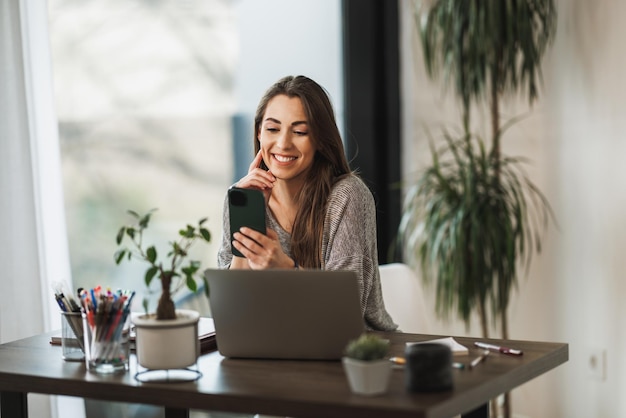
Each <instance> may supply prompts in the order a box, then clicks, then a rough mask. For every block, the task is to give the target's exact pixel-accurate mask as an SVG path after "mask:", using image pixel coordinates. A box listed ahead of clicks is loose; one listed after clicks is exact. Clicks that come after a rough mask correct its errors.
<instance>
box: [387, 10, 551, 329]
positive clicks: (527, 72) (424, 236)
mask: <svg viewBox="0 0 626 418" xmlns="http://www.w3.org/2000/svg"><path fill="white" fill-rule="evenodd" d="M429 3H430V5H429V6H428V7H426V6H424V7H423V8H422V9H419V10H417V12H416V22H417V25H418V26H419V30H420V39H421V44H422V49H423V56H424V62H425V65H426V69H427V72H428V75H429V76H430V77H431V78H433V79H436V78H437V77H438V76H439V75H440V74H441V73H443V74H445V81H446V82H447V83H449V84H451V85H452V87H453V91H454V93H455V94H456V96H457V97H458V98H459V99H460V102H461V110H462V130H461V132H460V133H456V134H455V133H451V132H450V131H444V133H443V138H444V141H443V146H441V147H438V146H435V145H433V141H431V153H432V164H431V165H430V166H429V167H426V168H425V169H424V170H423V171H421V175H420V176H419V178H418V179H417V181H416V182H415V183H413V184H411V185H410V186H409V187H408V188H407V193H406V197H405V204H404V208H403V216H402V220H401V225H400V230H399V232H400V234H399V236H400V237H401V238H403V242H404V245H405V249H406V250H407V254H408V256H409V257H410V258H412V259H413V260H417V261H419V262H420V265H421V267H422V270H423V273H424V277H425V278H426V279H429V278H434V279H435V281H436V289H437V292H436V294H437V309H438V311H439V312H440V313H441V314H442V315H443V316H446V315H447V314H448V313H450V312H454V311H456V313H457V314H458V315H459V316H460V317H461V318H462V319H463V320H464V321H465V322H466V323H468V321H469V319H470V316H471V314H472V313H474V312H478V314H479V315H480V318H481V321H480V322H481V326H482V332H483V335H484V336H488V333H489V331H488V329H489V327H488V318H489V317H490V316H493V319H494V321H496V322H499V323H500V325H501V330H502V337H503V338H508V323H507V319H506V311H507V308H508V305H509V301H510V296H511V291H512V290H513V289H514V288H515V287H516V286H517V277H518V267H519V264H520V263H519V262H520V261H522V260H524V261H526V262H527V263H528V262H530V259H531V256H532V254H533V251H535V250H536V251H540V249H541V232H542V231H543V230H545V226H546V224H547V223H548V222H549V220H550V218H551V216H552V213H551V209H550V206H549V204H548V201H547V199H546V198H545V196H544V195H543V194H542V193H541V192H540V190H539V189H538V188H537V187H536V186H535V185H534V184H533V183H532V182H531V180H530V179H529V178H528V177H527V176H526V175H525V171H524V168H523V165H522V164H523V163H524V162H525V159H524V158H517V157H510V156H506V155H504V154H503V153H502V151H501V138H502V136H503V134H504V133H505V131H506V128H507V127H508V126H510V125H511V124H512V123H514V122H515V120H511V121H508V122H507V123H505V124H504V125H502V124H501V120H500V119H501V118H500V101H501V99H502V98H503V97H504V96H507V95H512V94H516V93H520V92H521V93H525V94H527V97H528V100H529V103H530V104H532V103H533V101H534V100H535V99H537V97H538V90H539V89H538V83H539V79H540V74H541V59H542V57H543V54H544V52H545V50H546V48H547V46H548V45H549V44H550V42H551V41H552V40H553V37H554V34H555V32H556V9H555V5H554V1H553V0H532V1H531V0H508V1H499V0H489V1H484V0H480V1H479V0H434V1H431V2H429ZM483 104H487V105H488V107H489V111H490V112H489V114H490V123H491V140H490V141H485V140H484V139H483V138H482V137H480V136H479V135H476V134H473V133H471V132H470V126H471V123H470V110H471V109H472V107H473V106H476V107H479V106H481V105H483Z"/></svg>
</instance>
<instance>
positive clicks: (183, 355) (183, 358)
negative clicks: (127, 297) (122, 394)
mask: <svg viewBox="0 0 626 418" xmlns="http://www.w3.org/2000/svg"><path fill="white" fill-rule="evenodd" d="M199 319H200V314H199V313H198V312H196V311H192V310H186V309H178V310H176V319H166V320H157V319H156V315H155V314H143V315H136V316H133V318H132V322H133V324H134V325H135V333H136V337H135V345H136V353H137V362H138V363H139V364H140V365H141V366H143V367H145V368H146V369H151V370H171V369H182V368H185V367H189V366H191V365H193V364H195V363H196V361H197V359H198V356H199V355H200V343H199V341H198V321H199Z"/></svg>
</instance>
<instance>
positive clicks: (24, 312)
mask: <svg viewBox="0 0 626 418" xmlns="http://www.w3.org/2000/svg"><path fill="white" fill-rule="evenodd" d="M47 26H48V25H47V4H46V2H45V0H0V266H1V267H0V269H1V270H0V271H1V275H0V283H1V286H2V293H1V296H0V298H1V301H2V302H1V303H0V342H2V343H4V342H8V341H12V340H15V339H19V338H24V337H28V336H31V335H34V334H38V333H41V332H43V331H49V330H51V329H56V328H59V327H60V318H59V313H58V312H59V309H58V306H55V304H54V299H53V295H52V288H51V283H52V282H54V281H57V280H59V279H65V280H68V281H69V280H70V268H69V254H68V247H67V236H66V228H65V218H64V211H63V194H62V188H61V184H62V183H61V172H60V158H59V142H58V135H57V124H56V118H55V115H54V111H53V109H54V107H53V95H52V82H51V80H52V77H51V63H50V51H49V46H48V34H47ZM59 360H60V357H59ZM55 402H56V398H54V397H52V398H49V397H47V396H41V395H39V396H37V395H35V396H30V397H29V411H30V413H31V415H33V416H39V417H47V416H56V407H54V406H53V404H54V403H55Z"/></svg>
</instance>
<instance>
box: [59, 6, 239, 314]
mask: <svg viewBox="0 0 626 418" xmlns="http://www.w3.org/2000/svg"><path fill="white" fill-rule="evenodd" d="M48 7H49V20H50V42H51V50H52V61H53V77H54V84H55V85H54V89H55V107H56V112H57V118H58V120H59V137H60V143H61V158H62V170H63V173H62V175H63V187H64V190H63V193H64V199H65V210H66V217H67V225H68V241H69V245H70V257H71V269H72V280H73V286H74V288H77V287H85V288H90V287H93V286H95V285H102V286H110V287H111V288H112V289H116V288H125V289H135V290H136V291H137V292H138V293H140V295H139V296H141V297H138V298H137V300H141V299H142V297H143V296H145V293H143V294H142V292H145V285H144V283H143V272H144V271H145V269H144V267H143V266H142V265H141V263H127V264H126V265H124V266H116V265H115V263H114V261H113V254H114V252H115V249H116V245H115V235H116V232H117V230H118V228H119V227H120V226H121V225H122V224H125V223H127V222H130V218H129V217H128V216H127V214H126V210H127V209H133V210H136V211H138V212H145V211H147V210H149V209H151V208H153V207H157V208H158V211H157V212H156V214H155V215H154V217H153V221H152V224H151V228H150V229H151V231H150V235H149V236H148V237H147V239H149V240H150V241H153V242H155V243H159V245H160V247H159V248H162V251H165V250H166V244H167V241H168V240H171V239H173V238H174V237H175V234H176V233H177V231H178V229H180V228H182V227H184V226H185V225H186V224H187V223H195V222H196V221H197V220H198V219H199V218H200V217H204V216H207V217H208V218H209V220H208V223H207V225H208V227H209V229H210V231H211V233H212V236H213V238H212V244H211V247H210V249H209V250H208V251H207V249H206V248H207V247H206V246H203V248H202V253H201V254H194V257H195V258H196V259H200V260H202V262H203V267H211V266H215V265H216V254H217V249H218V246H219V242H220V235H221V219H222V213H221V212H222V202H223V199H224V196H225V190H226V189H227V188H228V186H229V185H230V184H231V182H232V172H233V167H232V165H233V156H232V149H233V147H232V132H231V131H232V115H233V113H234V109H233V108H234V88H233V78H234V70H235V67H236V59H237V51H238V45H237V39H238V37H237V27H236V22H235V17H234V11H233V7H234V6H233V2H230V1H226V0H195V1H194V0H180V1H165V0H164V1H154V0H131V1H129V0H107V1H98V0H81V1H75V0H49V5H48ZM155 290H156V289H155ZM157 293H158V292H157ZM156 296H157V295H156V294H155V295H154V296H153V297H152V298H154V297H156ZM151 306H152V308H154V306H155V303H154V302H153V303H152V304H151Z"/></svg>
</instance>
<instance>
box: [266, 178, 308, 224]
mask: <svg viewBox="0 0 626 418" xmlns="http://www.w3.org/2000/svg"><path fill="white" fill-rule="evenodd" d="M300 188H301V186H299V185H295V184H293V183H288V182H284V181H280V180H279V181H277V182H276V183H275V184H274V187H273V188H272V194H271V195H270V200H269V208H270V210H271V211H272V213H273V214H274V218H275V219H276V221H278V223H279V224H280V226H281V227H282V228H283V229H284V230H285V231H287V232H289V233H291V231H292V229H293V223H294V220H295V219H296V215H297V213H298V210H299V209H300V206H299V204H298V193H299V192H300Z"/></svg>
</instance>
